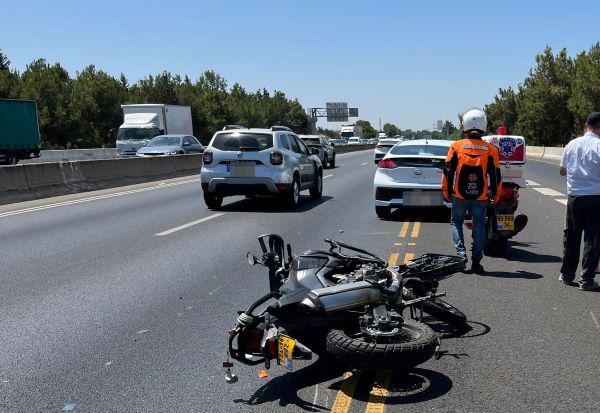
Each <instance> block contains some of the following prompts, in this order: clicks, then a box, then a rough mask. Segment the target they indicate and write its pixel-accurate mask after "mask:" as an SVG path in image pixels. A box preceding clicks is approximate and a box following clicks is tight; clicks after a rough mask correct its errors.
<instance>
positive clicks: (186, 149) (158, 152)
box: [136, 135, 204, 157]
mask: <svg viewBox="0 0 600 413" xmlns="http://www.w3.org/2000/svg"><path fill="white" fill-rule="evenodd" d="M202 152H204V147H203V146H202V144H201V143H200V142H198V139H196V138H194V137H193V136H189V135H158V136H155V137H154V138H152V139H151V140H150V142H148V143H147V144H146V145H144V146H142V147H141V148H140V149H138V151H137V153H136V155H137V156H141V157H149V156H166V155H181V154H184V153H202Z"/></svg>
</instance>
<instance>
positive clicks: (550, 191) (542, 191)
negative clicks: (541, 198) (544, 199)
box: [531, 188, 565, 196]
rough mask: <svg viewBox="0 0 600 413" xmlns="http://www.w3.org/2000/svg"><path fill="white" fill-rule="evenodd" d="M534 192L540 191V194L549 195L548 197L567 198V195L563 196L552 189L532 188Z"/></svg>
mask: <svg viewBox="0 0 600 413" xmlns="http://www.w3.org/2000/svg"><path fill="white" fill-rule="evenodd" d="M531 189H533V190H534V191H538V192H539V193H540V194H542V195H548V196H565V194H562V193H560V192H558V191H555V190H554V189H551V188H531Z"/></svg>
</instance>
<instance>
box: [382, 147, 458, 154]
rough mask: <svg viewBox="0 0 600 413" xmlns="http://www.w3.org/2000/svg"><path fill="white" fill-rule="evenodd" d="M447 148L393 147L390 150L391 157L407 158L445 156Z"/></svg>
mask: <svg viewBox="0 0 600 413" xmlns="http://www.w3.org/2000/svg"><path fill="white" fill-rule="evenodd" d="M448 150H449V148H448V147H447V146H437V145H404V146H394V147H393V148H392V150H391V152H392V155H408V156H411V155H412V156H446V155H448Z"/></svg>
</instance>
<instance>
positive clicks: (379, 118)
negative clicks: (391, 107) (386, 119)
mask: <svg viewBox="0 0 600 413" xmlns="http://www.w3.org/2000/svg"><path fill="white" fill-rule="evenodd" d="M379 132H381V118H379Z"/></svg>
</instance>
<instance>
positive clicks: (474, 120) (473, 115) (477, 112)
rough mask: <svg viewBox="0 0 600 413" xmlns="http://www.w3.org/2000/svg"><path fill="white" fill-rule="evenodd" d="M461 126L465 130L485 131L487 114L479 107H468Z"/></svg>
mask: <svg viewBox="0 0 600 413" xmlns="http://www.w3.org/2000/svg"><path fill="white" fill-rule="evenodd" d="M462 126H463V131H465V132H469V131H472V130H478V131H480V132H481V133H485V130H486V129H487V116H485V113H484V111H482V110H481V109H477V108H473V109H469V110H468V111H466V112H465V114H464V115H463V120H462Z"/></svg>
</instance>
